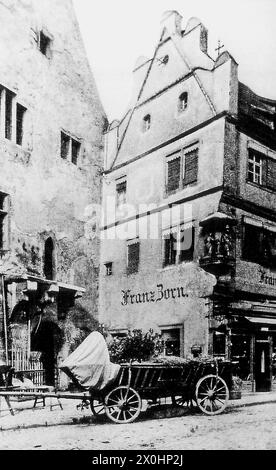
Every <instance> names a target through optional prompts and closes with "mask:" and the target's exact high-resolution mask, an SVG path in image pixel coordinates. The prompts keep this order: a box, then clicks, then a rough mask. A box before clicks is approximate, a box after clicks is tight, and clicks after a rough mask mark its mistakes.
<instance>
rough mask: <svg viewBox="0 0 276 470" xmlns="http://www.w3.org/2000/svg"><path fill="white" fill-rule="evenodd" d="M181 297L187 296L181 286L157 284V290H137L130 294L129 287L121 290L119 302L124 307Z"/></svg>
mask: <svg viewBox="0 0 276 470" xmlns="http://www.w3.org/2000/svg"><path fill="white" fill-rule="evenodd" d="M181 297H188V294H185V292H184V288H183V287H173V288H170V289H164V286H163V284H158V285H157V290H153V291H149V292H138V293H135V294H132V293H131V290H130V289H128V290H122V302H121V304H122V305H123V306H124V307H125V306H126V305H133V304H144V303H151V302H161V301H163V300H169V299H180V298H181Z"/></svg>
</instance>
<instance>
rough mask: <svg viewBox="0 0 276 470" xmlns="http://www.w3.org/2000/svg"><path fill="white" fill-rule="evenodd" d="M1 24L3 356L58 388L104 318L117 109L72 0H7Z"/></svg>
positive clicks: (2, 6)
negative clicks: (106, 219) (102, 240)
mask: <svg viewBox="0 0 276 470" xmlns="http://www.w3.org/2000/svg"><path fill="white" fill-rule="evenodd" d="M0 18H1V19H0V23H1V28H0V50H1V72H0V98H1V99H0V103H1V110H0V115H1V123H0V159H1V175H0V201H1V225H0V229H1V235H0V249H1V263H0V271H1V282H2V284H1V293H2V294H1V295H2V296H1V298H2V302H1V325H3V328H1V346H0V349H1V350H2V358H4V359H5V356H9V360H10V361H13V364H15V367H16V368H18V367H19V368H22V367H23V369H31V368H32V367H35V362H36V361H39V362H41V368H42V369H43V370H44V372H45V373H46V377H45V374H44V380H46V382H47V383H50V384H51V383H54V382H55V380H56V377H55V371H56V365H57V362H58V361H59V360H60V359H61V358H62V357H64V356H67V354H68V352H69V351H70V348H72V347H73V346H74V345H75V343H76V341H79V339H80V338H82V337H83V336H85V335H87V332H88V331H91V330H93V328H94V327H95V322H96V318H97V315H98V271H99V237H98V236H97V226H96V224H95V213H96V209H95V207H97V206H98V204H100V199H101V171H102V147H103V137H102V133H103V128H104V125H105V113H104V110H103V107H102V105H101V102H100V99H99V96H98V92H97V88H96V85H95V82H94V78H93V76H92V73H91V70H90V67H89V64H88V60H87V57H86V53H85V49H84V46H83V43H82V39H81V36H80V31H79V27H78V24H77V20H76V17H75V13H74V10H73V6H72V3H71V1H70V0H47V1H44V0H20V1H18V0H17V1H14V0H3V1H1V2H0ZM11 355H12V357H11ZM24 361H25V363H24ZM19 363H21V365H20V364H19ZM36 375H37V376H38V375H39V374H38V373H37V374H36ZM33 378H35V376H34V374H33Z"/></svg>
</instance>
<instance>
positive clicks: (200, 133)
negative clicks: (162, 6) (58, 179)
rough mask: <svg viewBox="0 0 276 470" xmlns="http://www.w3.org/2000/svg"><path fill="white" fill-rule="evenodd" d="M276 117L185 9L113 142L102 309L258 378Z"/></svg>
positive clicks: (268, 322)
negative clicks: (212, 51)
mask: <svg viewBox="0 0 276 470" xmlns="http://www.w3.org/2000/svg"><path fill="white" fill-rule="evenodd" d="M275 125H276V101H273V100H269V99H266V98H263V97H260V96H257V95H256V94H255V93H254V92H253V91H251V90H250V89H249V88H248V87H247V86H246V85H244V84H242V83H241V82H240V81H239V77H238V64H237V63H236V61H235V59H234V58H233V57H232V56H231V55H230V54H229V53H228V52H227V51H223V52H221V53H220V54H219V55H218V57H217V58H216V59H215V60H214V59H213V58H212V57H211V56H210V55H209V54H208V32H207V30H206V28H205V27H204V25H203V24H202V23H201V22H200V20H198V19H196V18H191V19H190V20H189V21H188V22H187V24H186V26H185V27H183V25H182V17H181V16H180V15H179V14H178V13H177V12H175V11H173V12H167V14H166V15H165V16H164V19H163V22H162V33H161V37H160V40H159V42H158V44H157V46H156V48H155V51H154V55H153V57H152V58H151V59H146V58H144V57H140V58H139V59H138V61H137V63H136V66H135V69H134V89H133V97H132V102H131V103H130V106H129V109H128V111H127V112H126V114H125V115H124V117H123V118H122V120H121V121H114V122H112V123H111V124H110V125H109V129H108V132H107V133H106V145H105V149H106V150H105V173H104V182H103V190H104V193H103V204H104V221H103V224H102V231H101V237H102V253H101V271H100V319H101V321H102V322H104V323H105V324H106V325H107V326H108V327H109V328H110V330H111V332H112V333H113V334H114V335H124V334H125V333H126V331H127V330H128V329H135V328H138V329H143V330H148V329H150V328H152V329H154V330H156V331H158V332H160V334H162V337H163V339H164V349H165V351H166V353H167V354H178V355H185V356H188V355H190V354H191V352H193V351H194V352H198V351H201V352H202V354H204V355H207V354H212V355H214V356H215V357H218V358H224V359H231V360H232V361H233V362H235V363H236V366H237V370H238V374H239V375H240V376H241V377H242V379H243V380H244V381H245V382H246V383H247V384H248V387H249V388H250V389H256V390H269V389H271V387H272V384H273V380H272V379H273V373H275V371H274V370H273V358H274V357H275V354H276V210H275V207H276V153H275V151H276V129H275Z"/></svg>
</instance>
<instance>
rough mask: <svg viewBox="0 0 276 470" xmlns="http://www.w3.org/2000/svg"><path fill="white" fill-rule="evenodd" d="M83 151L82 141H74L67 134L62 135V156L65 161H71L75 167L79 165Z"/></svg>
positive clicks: (62, 133)
mask: <svg viewBox="0 0 276 470" xmlns="http://www.w3.org/2000/svg"><path fill="white" fill-rule="evenodd" d="M80 150H81V143H80V141H78V140H76V139H73V138H72V137H70V136H69V135H68V134H66V133H65V132H63V131H62V132H61V135H60V156H61V158H62V159H63V160H69V161H71V162H72V163H73V164H74V165H77V164H78V159H79V155H80Z"/></svg>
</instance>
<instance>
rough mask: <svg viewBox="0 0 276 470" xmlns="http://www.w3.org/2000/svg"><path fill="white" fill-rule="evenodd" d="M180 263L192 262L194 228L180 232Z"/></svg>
mask: <svg viewBox="0 0 276 470" xmlns="http://www.w3.org/2000/svg"><path fill="white" fill-rule="evenodd" d="M179 249H180V259H179V260H180V261H192V260H193V256H194V227H190V228H187V229H183V230H181V232H180V246H179Z"/></svg>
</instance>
